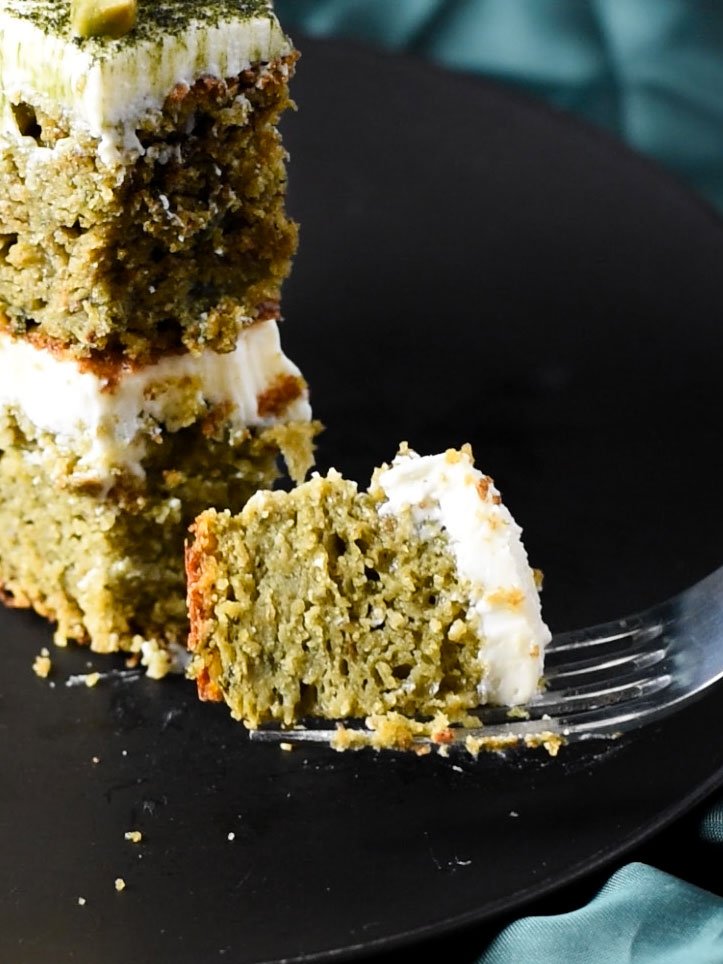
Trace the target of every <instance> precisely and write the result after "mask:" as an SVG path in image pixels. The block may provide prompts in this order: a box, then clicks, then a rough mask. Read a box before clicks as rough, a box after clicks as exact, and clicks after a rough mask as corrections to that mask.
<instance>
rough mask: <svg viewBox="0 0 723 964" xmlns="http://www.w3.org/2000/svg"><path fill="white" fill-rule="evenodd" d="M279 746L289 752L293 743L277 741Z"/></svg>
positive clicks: (292, 747)
mask: <svg viewBox="0 0 723 964" xmlns="http://www.w3.org/2000/svg"><path fill="white" fill-rule="evenodd" d="M279 746H280V747H281V749H282V750H285V751H286V752H287V753H290V752H291V750H293V749H294V745H293V743H286V742H284V743H279Z"/></svg>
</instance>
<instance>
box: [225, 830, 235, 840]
mask: <svg viewBox="0 0 723 964" xmlns="http://www.w3.org/2000/svg"><path fill="white" fill-rule="evenodd" d="M226 839H227V840H235V839H236V834H235V833H234V832H233V830H232V831H231V832H230V833H229V835H228V836H227V838H226Z"/></svg>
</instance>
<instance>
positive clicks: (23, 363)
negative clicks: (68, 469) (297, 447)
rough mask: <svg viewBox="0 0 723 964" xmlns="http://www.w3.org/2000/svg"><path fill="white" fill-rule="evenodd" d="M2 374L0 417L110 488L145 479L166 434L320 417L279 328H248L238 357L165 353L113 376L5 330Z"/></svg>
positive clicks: (270, 324) (0, 343) (79, 473)
mask: <svg viewBox="0 0 723 964" xmlns="http://www.w3.org/2000/svg"><path fill="white" fill-rule="evenodd" d="M0 371H2V373H3V375H2V378H0V412H2V411H3V410H4V411H6V412H10V413H11V414H12V415H14V416H15V417H18V418H20V419H22V420H23V424H24V425H25V426H27V427H29V428H30V429H31V430H33V431H34V432H35V434H36V435H37V436H40V435H46V434H47V435H50V436H52V439H53V442H54V444H55V445H56V446H58V448H59V449H61V450H62V451H66V452H72V453H74V454H76V455H78V456H79V461H78V463H77V466H76V469H75V472H74V476H75V477H76V480H78V479H81V478H82V480H83V481H84V482H87V481H91V480H92V481H94V482H97V483H99V484H101V485H109V484H111V483H112V481H113V480H114V477H115V476H117V474H118V473H119V472H128V473H131V474H134V475H137V476H142V475H143V458H144V455H145V454H146V452H147V451H148V447H149V445H152V444H153V442H154V441H155V440H156V439H157V438H158V436H159V435H160V433H161V432H162V431H163V430H170V431H177V430H179V429H180V428H183V427H185V426H187V425H190V424H193V423H195V422H198V421H200V420H202V419H203V418H206V417H209V418H211V419H215V420H216V422H219V421H221V422H223V423H224V425H225V426H227V427H228V428H229V429H230V430H231V431H232V432H236V433H242V432H243V431H244V430H246V429H249V428H265V427H269V426H271V425H275V424H279V423H283V424H286V423H290V422H308V421H309V420H310V419H311V408H310V405H309V400H308V391H307V387H306V383H305V382H304V380H303V378H302V376H301V373H300V371H299V369H298V368H297V367H296V365H294V364H293V362H291V361H290V360H289V359H288V358H287V357H286V355H285V354H284V353H283V351H282V349H281V344H280V339H279V329H278V325H277V323H276V321H274V320H269V321H264V322H259V323H258V324H256V325H252V326H251V327H250V328H246V329H244V330H243V331H242V332H241V333H240V335H239V338H238V341H237V344H236V348H235V350H234V351H232V352H228V353H218V352H215V351H211V350H208V349H207V350H205V351H202V352H200V353H199V354H192V353H189V352H184V353H177V354H166V355H163V356H161V357H160V358H159V359H158V360H157V361H155V362H152V363H149V364H145V365H139V366H135V367H134V366H132V365H129V364H126V365H122V364H120V365H118V366H116V367H115V368H111V369H110V370H108V369H107V368H106V367H104V366H100V367H98V369H97V370H93V368H92V367H91V366H89V365H88V363H84V362H79V361H78V360H76V359H74V358H72V357H70V356H65V357H62V356H56V355H54V354H53V353H52V352H51V351H50V350H48V349H47V348H37V347H35V346H34V345H33V344H32V343H31V342H30V341H27V340H24V339H21V338H14V337H12V336H11V335H9V334H7V333H5V332H0Z"/></svg>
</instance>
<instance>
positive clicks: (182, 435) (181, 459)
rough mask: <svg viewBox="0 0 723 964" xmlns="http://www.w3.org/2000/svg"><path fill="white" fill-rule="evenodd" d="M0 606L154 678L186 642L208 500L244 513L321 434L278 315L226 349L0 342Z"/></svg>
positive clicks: (295, 466) (297, 473)
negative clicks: (196, 524)
mask: <svg viewBox="0 0 723 964" xmlns="http://www.w3.org/2000/svg"><path fill="white" fill-rule="evenodd" d="M0 372H2V378H0V596H2V598H3V599H4V601H5V602H7V603H9V604H11V605H17V606H32V607H33V608H34V609H35V610H36V611H37V612H38V613H40V614H41V615H43V616H46V617H47V618H49V619H51V620H53V621H54V622H55V623H56V624H57V629H56V641H57V642H58V643H61V644H62V643H64V642H65V641H66V640H67V639H76V640H79V641H81V642H85V643H88V644H90V645H91V647H92V648H93V649H94V650H96V651H99V652H112V651H116V650H125V651H130V652H142V653H143V655H144V657H145V658H146V661H148V662H150V663H151V666H150V669H151V672H152V674H153V675H162V674H163V672H165V670H166V669H167V668H168V667H169V664H170V657H169V655H168V654H169V653H171V651H172V650H173V647H174V646H175V647H176V648H177V649H176V652H178V650H179V649H180V648H181V647H183V650H184V652H185V641H186V637H187V633H188V624H187V615H186V607H185V578H184V568H183V546H184V538H185V535H186V532H187V530H188V526H189V524H190V523H191V521H192V520H193V518H194V517H195V516H196V515H197V514H198V513H200V512H201V511H202V510H203V509H206V508H207V507H208V506H217V507H221V508H229V509H231V510H233V511H239V510H240V509H241V508H242V506H243V505H244V503H245V502H246V500H247V499H248V498H249V496H251V495H252V494H253V493H254V492H255V491H257V490H258V489H260V488H263V489H265V488H267V487H269V486H271V485H272V484H273V483H274V481H275V480H276V479H277V477H278V476H279V474H280V470H281V465H280V459H281V458H282V457H283V458H284V459H285V460H286V463H287V466H288V468H289V471H290V474H291V476H292V478H294V479H296V480H298V481H300V480H302V479H303V478H304V476H305V474H306V472H307V471H308V469H309V468H310V466H311V464H312V462H313V447H314V436H315V434H316V432H317V431H318V428H319V426H318V424H317V423H315V422H313V421H312V420H311V410H310V406H309V400H308V391H307V387H306V383H305V382H304V379H303V377H302V376H301V373H300V372H299V370H298V368H296V366H295V365H293V364H292V363H291V362H290V361H289V360H288V359H287V358H286V356H285V355H284V354H283V352H282V351H281V347H280V343H279V334H278V328H277V325H276V322H275V321H265V322H258V323H257V324H255V325H252V326H251V327H248V328H245V329H243V330H242V332H241V333H240V335H239V336H238V339H237V343H236V347H235V349H234V351H233V352H227V353H216V352H213V351H211V350H210V349H206V350H205V351H203V352H200V353H199V354H192V353H189V352H181V353H176V354H173V353H170V354H165V355H163V356H161V357H159V358H158V359H156V360H155V361H153V362H150V361H149V362H146V363H143V364H140V363H138V362H134V363H131V362H128V361H126V362H124V363H120V362H119V361H118V359H117V358H115V359H114V358H112V357H111V358H105V359H102V360H98V359H85V360H78V359H76V358H73V357H72V356H68V355H67V354H63V353H53V352H52V351H50V350H49V349H48V347H47V346H42V345H41V346H39V345H37V344H35V343H34V341H33V339H32V338H30V337H28V336H26V337H25V338H15V337H13V336H11V335H9V334H7V333H0Z"/></svg>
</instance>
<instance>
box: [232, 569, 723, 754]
mask: <svg viewBox="0 0 723 964" xmlns="http://www.w3.org/2000/svg"><path fill="white" fill-rule="evenodd" d="M721 677H723V567H721V568H720V569H717V570H716V571H715V572H713V573H711V574H710V575H709V576H707V577H705V578H704V579H702V580H701V581H700V582H698V583H696V584H695V585H693V586H691V587H690V588H689V589H686V590H685V591H684V592H682V593H680V594H679V595H677V596H674V597H673V598H671V599H669V600H667V601H666V602H663V603H660V604H658V605H656V606H653V607H652V608H650V609H647V610H644V611H643V612H640V613H638V614H636V615H632V616H626V617H624V618H622V619H617V620H614V621H613V622H607V623H601V624H599V625H596V626H589V627H586V628H584V629H578V630H572V631H571V632H565V633H559V634H556V635H555V636H553V639H552V640H551V642H550V644H549V645H548V647H547V651H546V655H545V680H544V687H543V688H542V691H541V693H540V694H539V696H537V697H536V698H534V699H533V700H532V701H531V702H530V703H529V704H527V705H525V707H524V708H518V709H517V711H513V715H519V713H520V710H521V709H522V710H523V711H524V716H525V718H524V719H522V718H519V719H513V718H511V717H510V708H509V707H499V706H483V707H481V708H480V709H479V710H476V711H475V716H477V717H478V718H479V720H480V726H475V727H465V726H452V727H450V728H449V730H448V731H447V732H448V734H449V735H448V736H446V737H445V739H444V743H446V744H449V743H451V744H462V745H467V746H468V747H469V746H470V741H479V740H482V741H484V743H485V744H486V745H488V746H491V747H492V748H498V747H499V746H508V745H514V744H515V743H517V742H523V743H527V744H528V745H530V744H534V743H535V741H536V740H539V739H540V738H542V737H544V738H545V739H547V740H548V741H549V740H557V741H558V742H570V741H576V740H582V739H586V738H587V739H589V738H591V737H605V738H614V737H618V736H620V735H622V734H623V733H627V732H629V731H631V730H636V729H638V728H639V727H641V726H643V725H646V724H649V723H652V722H654V721H656V720H660V719H662V718H663V717H666V716H668V715H669V714H671V713H673V712H674V711H676V710H677V709H679V708H680V707H682V706H683V705H684V704H686V703H688V702H690V701H691V700H692V699H694V698H695V697H696V696H699V695H700V694H701V693H703V691H704V690H706V689H707V688H708V687H710V686H711V685H713V684H714V683H716V682H717V681H718V680H720V679H721ZM338 722H339V723H341V724H343V725H344V726H345V727H348V726H352V727H353V726H354V722H353V721H346V720H345V721H338ZM356 725H357V726H361V727H362V728H363V723H360V722H359V721H356ZM337 733H338V729H337V728H330V723H329V721H326V722H324V723H322V722H321V721H309V723H308V724H307V725H304V726H298V727H294V728H293V729H283V728H281V727H278V726H275V727H271V728H268V727H262V728H260V729H258V730H252V731H251V732H250V734H249V737H250V739H252V740H254V741H260V742H266V741H268V742H282V741H283V742H289V743H332V744H333V742H334V738H335V736H336V735H337ZM414 742H415V743H417V744H422V745H423V744H429V743H431V742H439V740H436V741H435V740H434V737H433V736H432V737H430V736H429V735H423V736H419V737H416V738H415V740H414Z"/></svg>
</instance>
